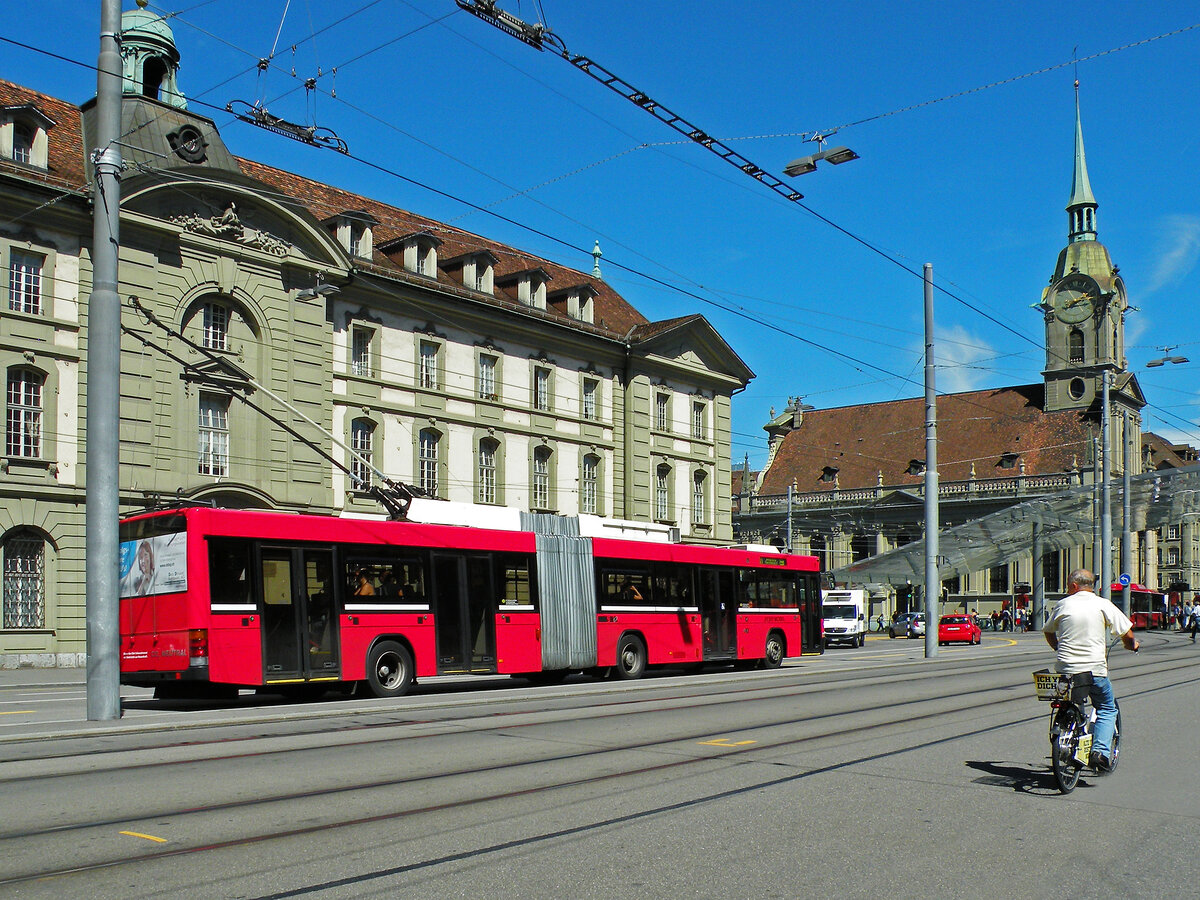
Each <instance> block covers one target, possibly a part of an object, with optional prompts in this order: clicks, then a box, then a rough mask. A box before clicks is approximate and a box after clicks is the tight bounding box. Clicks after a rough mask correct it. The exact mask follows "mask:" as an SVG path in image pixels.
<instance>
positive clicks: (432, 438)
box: [417, 431, 438, 497]
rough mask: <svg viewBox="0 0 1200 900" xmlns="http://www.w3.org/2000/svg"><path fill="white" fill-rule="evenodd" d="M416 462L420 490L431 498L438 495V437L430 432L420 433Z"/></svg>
mask: <svg viewBox="0 0 1200 900" xmlns="http://www.w3.org/2000/svg"><path fill="white" fill-rule="evenodd" d="M417 453H418V457H419V459H418V462H419V464H420V465H419V468H420V477H421V490H423V491H425V493H427V494H429V496H431V497H436V496H437V495H438V436H437V434H435V433H434V432H432V431H422V432H421V436H420V441H419V444H418V450H417Z"/></svg>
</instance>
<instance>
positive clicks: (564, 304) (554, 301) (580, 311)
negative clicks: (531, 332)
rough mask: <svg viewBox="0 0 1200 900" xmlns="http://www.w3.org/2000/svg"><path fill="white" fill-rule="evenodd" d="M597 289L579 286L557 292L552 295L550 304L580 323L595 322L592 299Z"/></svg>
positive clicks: (587, 285) (586, 285) (589, 286)
mask: <svg viewBox="0 0 1200 900" xmlns="http://www.w3.org/2000/svg"><path fill="white" fill-rule="evenodd" d="M596 293H597V292H596V289H595V288H594V287H592V286H591V285H590V284H584V285H579V286H576V287H570V288H566V289H565V290H561V291H555V292H554V293H553V294H551V295H550V303H551V305H552V306H554V308H555V309H558V310H561V311H562V312H565V313H566V314H567V315H568V316H570V317H571V318H572V319H575V320H576V321H579V322H588V323H591V322H594V321H595V319H594V317H593V315H594V314H593V305H592V298H594V297H595V296H596Z"/></svg>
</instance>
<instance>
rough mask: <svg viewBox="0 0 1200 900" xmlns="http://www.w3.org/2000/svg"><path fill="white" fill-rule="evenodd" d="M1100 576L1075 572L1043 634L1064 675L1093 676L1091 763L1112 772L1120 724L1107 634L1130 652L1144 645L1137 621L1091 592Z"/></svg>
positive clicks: (1083, 570) (1080, 571)
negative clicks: (1136, 628) (1135, 631)
mask: <svg viewBox="0 0 1200 900" xmlns="http://www.w3.org/2000/svg"><path fill="white" fill-rule="evenodd" d="M1095 585H1096V576H1094V575H1093V574H1092V573H1091V572H1089V571H1088V570H1087V569H1076V570H1075V571H1074V572H1072V573H1071V577H1070V578H1069V579H1068V584H1067V587H1068V588H1069V590H1070V593H1069V595H1068V596H1066V597H1063V598H1062V599H1061V600H1059V601H1058V604H1057V605H1056V606H1055V607H1054V614H1053V615H1052V616H1051V617H1050V621H1048V622H1047V623H1046V625H1045V627H1044V628H1042V632H1043V633H1044V634H1045V635H1046V643H1048V644H1049V645H1050V648H1051V649H1052V650H1054V651H1055V653H1056V654H1057V655H1058V661H1057V663H1056V664H1055V666H1054V668H1055V670H1056V671H1057V672H1059V673H1060V674H1063V675H1077V674H1078V673H1080V672H1091V673H1092V688H1091V698H1092V705H1093V706H1094V707H1096V730H1095V732H1094V733H1093V735H1092V753H1091V756H1090V757H1089V758H1088V765H1090V766H1091V767H1092V768H1094V769H1096V770H1098V771H1102V772H1103V771H1108V770H1109V769H1110V768H1112V760H1111V758H1110V757H1111V753H1112V750H1111V744H1112V739H1113V732H1114V730H1115V728H1116V723H1117V700H1116V697H1115V696H1113V689H1112V684H1111V682H1109V680H1108V647H1107V643H1106V636H1105V632H1106V631H1111V632H1112V633H1113V634H1115V635H1119V636H1120V638H1121V643H1122V644H1123V645H1124V646H1125V649H1126V650H1132V651H1133V652H1135V653H1136V652H1137V650H1138V648H1139V647H1140V646H1141V644H1140V643H1139V642H1138V640H1137V638H1135V637H1134V636H1133V622H1131V621H1130V620H1129V617H1128V616H1126V615H1125V614H1124V613H1123V612H1121V610H1119V609H1117V607H1116V606H1114V605H1113V604H1112V603H1110V602H1109V601H1108V600H1105V599H1104V598H1103V597H1100V596H1097V595H1096V594H1095V593H1093V592H1092V588H1093V587H1095Z"/></svg>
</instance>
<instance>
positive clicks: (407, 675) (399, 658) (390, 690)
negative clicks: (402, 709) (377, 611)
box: [367, 641, 413, 697]
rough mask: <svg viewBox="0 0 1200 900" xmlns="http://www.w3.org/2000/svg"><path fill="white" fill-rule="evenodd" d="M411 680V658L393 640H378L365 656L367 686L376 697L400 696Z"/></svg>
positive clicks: (404, 692) (406, 689)
mask: <svg viewBox="0 0 1200 900" xmlns="http://www.w3.org/2000/svg"><path fill="white" fill-rule="evenodd" d="M412 680H413V658H412V654H411V653H409V652H408V648H407V647H405V646H404V645H403V644H398V643H396V642H395V641H380V642H379V643H378V644H376V645H375V646H374V647H373V648H372V649H371V653H370V655H369V656H368V657H367V686H368V687H370V689H371V693H372V694H374V695H375V696H376V697H401V696H403V695H404V694H406V693H408V689H409V687H410V686H411V685H412Z"/></svg>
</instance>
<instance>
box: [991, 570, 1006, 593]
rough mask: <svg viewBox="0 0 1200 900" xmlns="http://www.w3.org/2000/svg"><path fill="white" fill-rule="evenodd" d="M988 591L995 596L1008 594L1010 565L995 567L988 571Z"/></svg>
mask: <svg viewBox="0 0 1200 900" xmlns="http://www.w3.org/2000/svg"><path fill="white" fill-rule="evenodd" d="M988 590H989V591H990V592H991V593H993V594H1007V593H1008V564H1007V563H1006V564H1004V565H1001V566H993V567H992V568H990V569H989V570H988Z"/></svg>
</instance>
